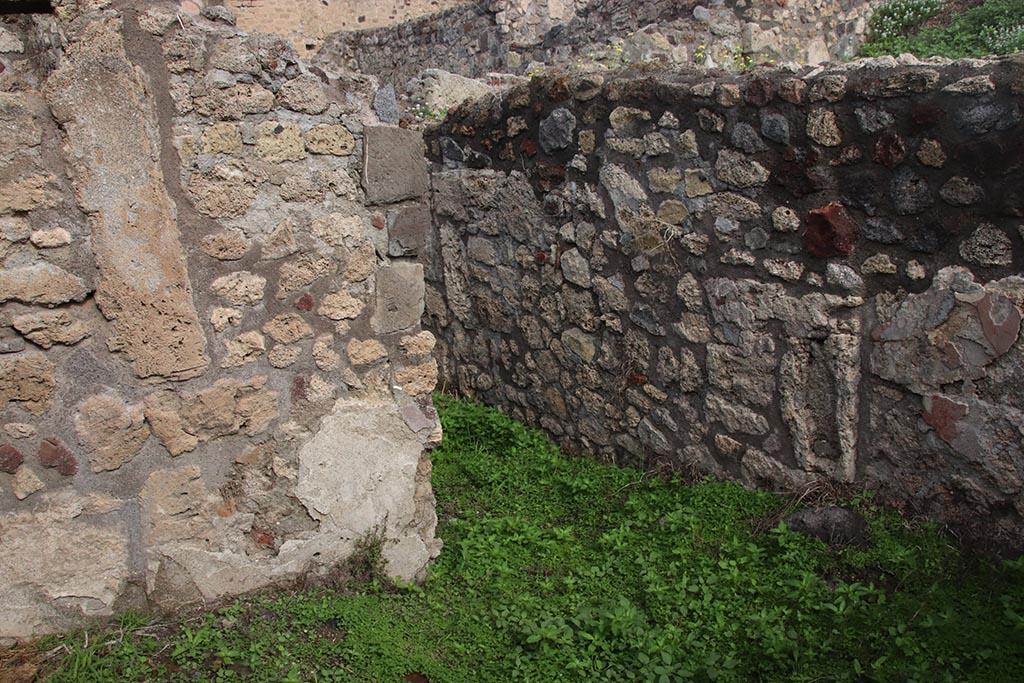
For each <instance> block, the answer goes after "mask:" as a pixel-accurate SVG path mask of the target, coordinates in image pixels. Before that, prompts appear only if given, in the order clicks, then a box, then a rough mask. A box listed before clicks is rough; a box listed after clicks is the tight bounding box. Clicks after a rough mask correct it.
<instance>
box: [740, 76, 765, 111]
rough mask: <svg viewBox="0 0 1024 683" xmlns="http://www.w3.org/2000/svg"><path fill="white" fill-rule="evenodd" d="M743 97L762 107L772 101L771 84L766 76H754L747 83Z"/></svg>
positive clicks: (750, 102)
mask: <svg viewBox="0 0 1024 683" xmlns="http://www.w3.org/2000/svg"><path fill="white" fill-rule="evenodd" d="M743 99H745V100H746V101H747V103H748V104H751V105H753V106H755V107H763V106H765V105H766V104H768V103H769V102H771V101H772V84H771V81H769V80H768V79H767V78H755V79H754V80H752V81H750V83H748V84H747V89H746V90H745V91H744V92H743Z"/></svg>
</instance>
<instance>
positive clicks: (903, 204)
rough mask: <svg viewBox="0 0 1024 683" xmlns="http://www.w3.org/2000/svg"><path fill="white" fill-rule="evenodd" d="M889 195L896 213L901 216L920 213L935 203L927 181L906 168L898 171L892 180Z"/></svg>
mask: <svg viewBox="0 0 1024 683" xmlns="http://www.w3.org/2000/svg"><path fill="white" fill-rule="evenodd" d="M889 195H890V196H891V197H892V203H893V206H895V207H896V213H898V214H899V215H901V216H911V215H914V214H918V213H922V212H924V211H925V209H927V208H928V207H929V206H931V205H932V204H934V203H935V197H934V196H933V195H932V190H931V188H930V187H929V186H928V181H926V180H925V179H924V178H922V177H921V176H919V175H917V174H916V173H914V172H913V171H911V170H909V169H906V168H903V169H900V170H899V171H898V172H897V173H896V177H894V178H893V179H892V183H890V185H889Z"/></svg>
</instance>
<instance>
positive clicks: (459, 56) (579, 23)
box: [316, 0, 871, 87]
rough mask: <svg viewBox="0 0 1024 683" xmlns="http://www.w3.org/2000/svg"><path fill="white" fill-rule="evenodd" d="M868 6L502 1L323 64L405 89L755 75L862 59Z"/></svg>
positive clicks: (835, 2)
mask: <svg viewBox="0 0 1024 683" xmlns="http://www.w3.org/2000/svg"><path fill="white" fill-rule="evenodd" d="M870 12H871V5H870V3H868V2H866V1H865V0H829V1H828V2H821V1H820V0H790V2H746V1H745V0H738V1H736V0H731V1H730V2H725V3H721V2H719V3H708V6H707V7H705V6H704V5H702V4H700V3H698V2H697V0H648V1H647V2H635V1H634V0H575V1H573V0H495V1H493V2H485V3H467V4H464V5H459V6H456V7H453V8H451V9H449V10H447V11H445V12H442V13H439V14H435V15H430V16H427V17H421V18H419V19H415V20H412V21H409V22H406V23H404V24H401V25H399V26H396V27H391V28H387V29H378V30H368V31H350V32H339V33H336V34H334V35H332V36H330V37H329V38H328V39H327V40H326V41H325V43H324V46H323V47H322V48H321V50H320V52H319V54H318V55H317V58H316V60H317V62H318V63H321V64H326V65H333V66H334V67H335V68H337V67H339V66H345V67H346V68H350V69H356V70H359V71H362V72H364V73H369V74H374V75H376V76H378V77H380V78H381V79H382V80H385V81H390V82H392V83H394V84H395V85H396V87H400V86H403V85H404V84H405V83H406V82H408V81H409V80H410V79H412V78H413V77H414V76H415V75H416V74H417V73H418V72H419V71H420V70H422V69H424V68H426V67H430V68H435V69H443V70H446V71H450V72H453V73H457V74H460V75H463V76H472V77H479V76H482V75H484V74H487V73H488V72H513V73H525V72H526V71H527V70H528V69H530V68H531V64H535V63H542V64H561V65H572V64H574V63H575V62H576V61H577V60H584V61H594V60H596V61H598V62H599V63H608V64H610V65H611V66H613V67H616V66H621V65H622V64H623V63H630V62H632V63H638V62H659V61H660V62H669V63H677V64H693V63H697V64H701V65H704V66H715V65H717V66H725V67H729V68H736V69H742V68H746V67H747V66H749V65H750V64H751V63H753V62H768V61H778V62H781V61H788V60H795V61H798V62H801V63H818V62H822V61H827V60H829V59H836V58H849V57H852V56H854V54H856V51H857V49H858V47H859V45H860V39H861V36H863V34H864V31H865V30H866V26H867V24H866V22H867V19H868V18H869V16H870Z"/></svg>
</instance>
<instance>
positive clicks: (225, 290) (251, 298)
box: [212, 271, 267, 306]
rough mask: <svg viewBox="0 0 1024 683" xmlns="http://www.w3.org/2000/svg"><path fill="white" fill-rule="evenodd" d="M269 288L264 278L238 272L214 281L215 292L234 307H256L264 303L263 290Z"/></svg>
mask: <svg viewBox="0 0 1024 683" xmlns="http://www.w3.org/2000/svg"><path fill="white" fill-rule="evenodd" d="M266 286H267V280H266V278H264V277H261V276H259V275H255V274H253V273H249V272H246V271H238V272H235V273H231V274H229V275H224V276H222V277H219V278H217V279H216V280H214V281H213V284H212V288H213V291H214V292H215V293H216V294H217V296H219V297H220V298H222V299H224V301H226V302H228V303H229V304H232V305H233V306H255V305H256V304H258V303H260V302H261V301H263V288H264V287H266Z"/></svg>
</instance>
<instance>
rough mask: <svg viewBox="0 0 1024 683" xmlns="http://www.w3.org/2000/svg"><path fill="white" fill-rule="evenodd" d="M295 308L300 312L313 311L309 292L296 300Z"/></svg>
mask: <svg viewBox="0 0 1024 683" xmlns="http://www.w3.org/2000/svg"><path fill="white" fill-rule="evenodd" d="M295 308H297V309H299V310H300V311H311V310H313V295H312V294H310V293H309V292H306V293H304V294H303V295H302V296H300V297H299V298H298V299H296V300H295Z"/></svg>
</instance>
